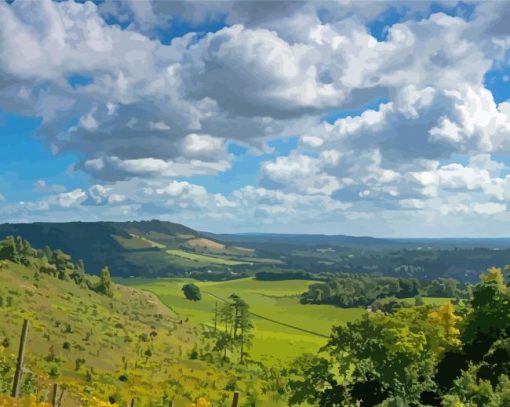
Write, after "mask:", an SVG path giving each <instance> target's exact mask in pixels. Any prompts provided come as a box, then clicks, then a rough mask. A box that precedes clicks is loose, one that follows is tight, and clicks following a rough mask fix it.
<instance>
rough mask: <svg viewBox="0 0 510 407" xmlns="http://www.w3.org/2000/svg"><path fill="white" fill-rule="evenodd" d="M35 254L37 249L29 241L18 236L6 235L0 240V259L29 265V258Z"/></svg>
mask: <svg viewBox="0 0 510 407" xmlns="http://www.w3.org/2000/svg"><path fill="white" fill-rule="evenodd" d="M36 256H37V251H36V250H35V249H33V248H32V246H31V245H30V243H29V242H28V241H26V240H23V239H22V238H21V237H20V236H16V237H14V236H7V237H6V238H5V239H3V240H1V241H0V259H2V260H10V261H12V262H14V263H18V264H23V265H25V266H28V265H30V263H31V259H32V258H34V257H36Z"/></svg>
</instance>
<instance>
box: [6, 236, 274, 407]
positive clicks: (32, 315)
mask: <svg viewBox="0 0 510 407" xmlns="http://www.w3.org/2000/svg"><path fill="white" fill-rule="evenodd" d="M0 243H2V244H0V252H1V253H2V258H5V256H4V254H5V248H6V247H8V244H7V245H6V244H5V242H0ZM22 245H23V246H24V247H25V248H26V250H24V251H23V253H21V251H18V255H19V257H18V259H19V262H22V263H25V265H23V264H19V263H18V262H12V261H10V260H5V259H4V260H0V282H1V284H0V396H1V395H2V394H4V393H6V392H7V391H10V386H11V383H12V377H13V368H14V365H15V360H14V354H15V353H16V352H17V344H18V343H19V335H20V330H21V326H22V323H23V320H24V319H28V320H29V321H30V328H29V335H28V342H27V350H26V357H25V373H24V380H23V387H22V392H24V393H26V394H35V395H36V397H37V399H39V400H47V399H48V396H49V389H50V388H51V386H52V385H53V383H58V384H59V385H60V386H62V387H65V388H66V391H67V395H66V402H65V406H66V407H68V406H69V407H74V406H79V405H85V406H87V405H89V404H88V403H89V402H90V403H91V404H90V406H95V405H96V404H94V403H93V401H92V400H93V399H94V397H95V398H96V399H98V400H110V401H111V402H116V403H117V404H116V405H118V406H126V405H128V402H129V401H130V400H131V398H132V397H135V396H136V397H137V400H138V402H137V406H149V405H160V404H155V403H161V400H163V399H167V400H170V399H173V400H175V401H176V404H175V405H176V407H181V406H188V405H189V403H190V402H191V401H194V400H195V399H197V398H198V397H202V396H204V397H206V398H207V399H208V400H211V401H215V402H216V403H218V405H222V404H221V403H222V402H224V401H226V400H230V399H231V397H232V391H233V390H234V389H239V390H241V391H242V392H243V395H244V397H248V396H250V397H259V400H261V402H262V401H263V400H264V397H263V396H260V395H259V396H256V394H257V393H262V392H261V390H260V386H261V382H260V381H259V379H257V377H258V376H257V375H258V374H259V373H258V371H260V368H257V369H258V371H257V369H256V371H255V372H252V371H250V370H249V369H248V368H243V369H241V370H240V368H235V369H234V367H233V366H231V365H225V366H222V368H221V369H218V366H217V365H215V364H213V363H207V362H204V361H200V360H196V358H190V356H189V355H190V353H191V352H192V350H193V349H194V347H196V346H197V343H198V342H199V341H200V338H201V332H200V328H199V326H198V325H197V324H195V325H192V324H191V323H188V321H187V319H184V317H180V316H177V315H176V314H174V313H173V312H172V311H171V310H170V309H169V308H168V307H166V306H164V305H163V304H162V303H161V302H160V300H159V299H158V298H157V297H156V296H155V295H153V294H151V293H149V292H147V291H143V290H139V289H136V288H131V287H125V286H122V285H117V284H112V286H111V289H112V295H111V296H109V295H105V294H102V293H100V292H96V291H100V290H95V289H94V287H96V285H97V284H98V283H99V279H98V278H96V277H92V276H89V275H87V274H86V273H84V274H82V275H81V276H82V280H81V282H80V283H79V284H78V283H77V282H76V281H75V280H74V277H73V275H74V274H73V271H72V269H71V268H67V269H66V271H65V275H61V274H59V275H58V276H57V275H51V274H47V273H46V272H45V270H50V269H51V267H49V266H48V264H47V263H46V261H47V259H46V258H45V257H44V256H43V255H42V254H41V252H39V251H37V252H36V251H35V250H34V249H32V248H30V246H29V245H28V243H27V242H22ZM27 253H32V254H33V255H30V256H29V255H27ZM53 253H61V252H60V251H54V252H53ZM59 256H60V254H59ZM62 256H65V255H62ZM50 263H51V261H50ZM70 264H71V263H70ZM50 265H51V264H50ZM59 277H61V278H59ZM85 281H86V282H87V283H85ZM222 400H223V401H222ZM151 403H152V404H151ZM277 404H278V403H276V404H274V405H277ZM215 405H216V404H215ZM260 405H264V404H263V402H262V404H260ZM268 405H273V403H270V404H268Z"/></svg>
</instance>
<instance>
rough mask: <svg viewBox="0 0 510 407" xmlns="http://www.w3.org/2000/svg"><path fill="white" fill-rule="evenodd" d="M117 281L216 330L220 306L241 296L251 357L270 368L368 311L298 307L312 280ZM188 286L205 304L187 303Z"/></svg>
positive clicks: (311, 348) (312, 346) (321, 342)
mask: <svg viewBox="0 0 510 407" xmlns="http://www.w3.org/2000/svg"><path fill="white" fill-rule="evenodd" d="M119 281H120V282H121V283H124V284H128V285H132V286H135V287H137V288H141V289H144V290H148V291H150V292H152V293H154V294H155V295H157V296H158V297H159V299H160V300H161V301H162V302H163V303H164V304H166V305H167V306H168V307H169V308H170V309H172V310H173V311H174V312H175V313H176V315H177V316H178V317H179V318H181V319H188V320H189V322H190V323H191V324H207V325H212V324H213V319H214V308H215V306H216V303H218V304H220V303H221V300H222V299H227V298H228V297H229V296H230V295H231V294H233V293H235V294H237V295H239V296H240V297H241V298H243V299H244V300H245V301H246V302H247V303H248V304H249V305H250V311H251V312H252V313H253V314H254V315H252V316H253V323H254V325H255V330H254V339H253V348H252V349H251V352H250V354H251V357H252V358H253V359H256V360H260V361H262V362H264V363H266V364H269V365H277V364H286V363H288V362H289V361H291V360H292V359H294V358H295V357H297V356H299V355H300V354H302V353H304V352H310V353H316V352H317V349H318V348H320V347H321V346H323V345H324V344H325V343H326V341H327V336H328V335H329V333H330V330H331V327H332V326H333V325H338V324H339V323H345V322H348V321H352V320H355V319H356V318H359V317H360V316H361V315H362V314H363V313H364V312H365V311H364V310H363V309H361V308H350V309H342V308H336V307H333V306H327V305H302V304H300V303H299V295H300V294H301V293H302V292H304V291H306V289H307V287H308V285H309V284H311V283H312V282H311V281H309V280H287V281H258V280H255V279H253V278H244V279H239V280H231V281H220V282H201V281H196V280H192V279H184V278H183V279H157V280H147V279H123V280H119ZM189 282H193V283H195V284H196V285H198V286H199V287H200V290H201V292H202V300H201V301H197V302H193V301H189V300H187V299H186V298H184V295H183V293H182V291H181V288H182V286H183V285H184V284H187V283H189ZM265 318H267V319H265ZM268 319H270V320H272V321H269V320H268ZM284 324H285V325H284ZM288 325H290V326H288ZM291 326H292V327H291ZM301 329H302V330H301ZM303 330H306V331H310V332H305V331H303Z"/></svg>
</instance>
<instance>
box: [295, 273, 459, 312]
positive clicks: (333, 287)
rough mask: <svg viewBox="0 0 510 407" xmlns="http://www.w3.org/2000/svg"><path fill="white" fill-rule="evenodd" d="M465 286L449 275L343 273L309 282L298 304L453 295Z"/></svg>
mask: <svg viewBox="0 0 510 407" xmlns="http://www.w3.org/2000/svg"><path fill="white" fill-rule="evenodd" d="M465 290H466V289H465V287H464V286H463V285H462V284H461V283H459V282H458V281H457V280H454V279H452V278H438V279H435V280H432V281H423V280H418V279H416V278H397V277H374V276H369V275H348V274H344V275H341V276H338V277H333V278H331V279H329V280H328V281H327V282H321V283H316V284H311V285H310V286H309V288H308V291H306V292H305V293H303V294H302V295H301V299H300V301H301V303H302V304H330V305H335V306H338V307H344V308H349V307H360V306H361V307H367V306H370V305H372V304H373V303H374V302H375V301H377V300H380V299H382V298H388V297H394V298H413V297H416V296H419V295H420V296H427V297H445V298H455V297H460V296H463V295H465V292H466V291H465Z"/></svg>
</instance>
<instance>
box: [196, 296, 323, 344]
mask: <svg viewBox="0 0 510 407" xmlns="http://www.w3.org/2000/svg"><path fill="white" fill-rule="evenodd" d="M202 292H203V293H206V294H209V295H210V296H211V297H214V298H216V299H218V300H220V301H223V302H227V300H226V299H224V298H221V297H219V296H217V295H216V294H213V293H211V292H210V291H204V290H202ZM249 313H250V314H251V315H253V316H254V317H257V318H260V319H264V320H266V321H269V322H272V323H273V324H278V325H281V326H285V327H287V328H291V329H295V330H297V331H301V332H305V333H307V334H310V335H315V336H319V337H321V338H329V336H328V335H324V334H320V333H318V332H314V331H309V330H308V329H305V328H300V327H298V326H294V325H290V324H287V323H285V322H280V321H276V320H274V319H271V318H268V317H265V316H263V315H260V314H256V313H255V312H251V311H249Z"/></svg>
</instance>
